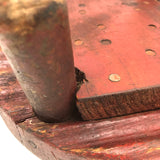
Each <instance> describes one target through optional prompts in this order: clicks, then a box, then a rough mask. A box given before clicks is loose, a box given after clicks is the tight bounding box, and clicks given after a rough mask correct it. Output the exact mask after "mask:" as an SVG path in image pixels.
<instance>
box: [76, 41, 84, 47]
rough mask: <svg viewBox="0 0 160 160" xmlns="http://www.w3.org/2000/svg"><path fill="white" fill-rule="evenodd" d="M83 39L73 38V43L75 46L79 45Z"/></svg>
mask: <svg viewBox="0 0 160 160" xmlns="http://www.w3.org/2000/svg"><path fill="white" fill-rule="evenodd" d="M83 43H84V42H83V41H82V40H80V39H77V40H75V41H74V44H75V45H76V46H81V45H83Z"/></svg>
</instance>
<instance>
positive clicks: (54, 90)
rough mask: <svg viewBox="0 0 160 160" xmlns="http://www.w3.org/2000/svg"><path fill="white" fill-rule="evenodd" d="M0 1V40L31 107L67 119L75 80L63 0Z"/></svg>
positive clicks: (47, 118) (44, 117) (40, 113)
mask: <svg viewBox="0 0 160 160" xmlns="http://www.w3.org/2000/svg"><path fill="white" fill-rule="evenodd" d="M0 3H1V4H0V45H1V47H2V50H3V52H4V53H5V55H6V57H7V58H8V60H9V62H10V64H11V66H12V68H13V70H14V73H15V75H16V77H17V78H18V80H19V82H20V85H21V87H22V88H23V90H24V92H25V94H26V96H27V97H28V99H29V102H30V104H31V105H32V107H33V109H34V111H35V113H36V114H37V116H38V117H39V118H40V119H42V120H44V121H47V122H53V121H64V120H66V119H69V117H70V116H71V115H72V114H73V111H74V108H75V90H76V82H75V75H74V62H73V54H72V47H71V40H70V31H69V24H68V13H67V5H66V0H37V1H34V0H27V1H26V0H17V1H13V0H1V1H0Z"/></svg>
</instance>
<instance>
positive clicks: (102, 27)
mask: <svg viewBox="0 0 160 160" xmlns="http://www.w3.org/2000/svg"><path fill="white" fill-rule="evenodd" d="M97 28H98V29H100V30H103V29H106V27H105V25H103V24H98V25H97Z"/></svg>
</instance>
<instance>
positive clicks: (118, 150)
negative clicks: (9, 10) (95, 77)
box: [0, 54, 160, 160]
mask: <svg viewBox="0 0 160 160" xmlns="http://www.w3.org/2000/svg"><path fill="white" fill-rule="evenodd" d="M0 57H1V61H0V65H1V68H0V92H1V96H0V114H1V116H2V117H3V119H4V121H5V122H6V124H7V126H8V127H9V129H10V130H11V131H12V133H13V134H14V135H15V136H16V137H17V138H18V139H19V140H20V141H21V143H22V144H24V145H25V146H26V147H27V148H28V149H30V150H31V151H32V152H33V153H34V154H36V155H37V156H39V157H40V158H41V159H43V160H53V159H55V160H86V159H87V160H91V159H99V160H100V159H101V160H104V159H106V160H107V159H108V160H113V159H114V160H120V159H121V160H142V159H143V160H148V159H151V160H158V159H160V123H159V122H160V110H157V111H152V112H146V113H139V114H133V115H130V116H125V117H119V118H113V119H108V120H99V121H88V122H82V121H79V122H66V123H56V124H47V123H44V122H41V121H40V120H38V119H37V118H36V117H35V116H34V113H33V112H32V109H31V106H30V105H29V104H28V101H27V99H26V97H25V95H24V93H23V92H22V90H21V87H20V86H19V84H18V82H17V81H16V78H15V77H14V75H13V73H12V71H11V69H10V68H9V65H8V62H7V61H6V59H5V58H4V56H3V55H2V54H1V55H0ZM1 132H3V130H2V131H1ZM17 154H18V153H17Z"/></svg>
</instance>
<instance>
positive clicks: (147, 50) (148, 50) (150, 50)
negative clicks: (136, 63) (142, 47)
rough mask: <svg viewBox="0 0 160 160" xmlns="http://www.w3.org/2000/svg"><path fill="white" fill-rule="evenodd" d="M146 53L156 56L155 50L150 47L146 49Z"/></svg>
mask: <svg viewBox="0 0 160 160" xmlns="http://www.w3.org/2000/svg"><path fill="white" fill-rule="evenodd" d="M145 52H146V54H147V55H148V56H156V54H157V53H156V52H155V51H154V50H152V49H146V51H145Z"/></svg>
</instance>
